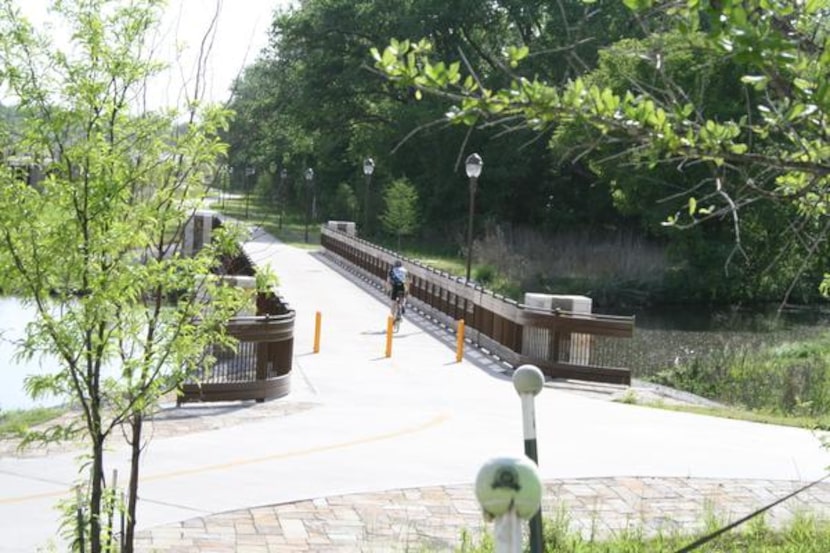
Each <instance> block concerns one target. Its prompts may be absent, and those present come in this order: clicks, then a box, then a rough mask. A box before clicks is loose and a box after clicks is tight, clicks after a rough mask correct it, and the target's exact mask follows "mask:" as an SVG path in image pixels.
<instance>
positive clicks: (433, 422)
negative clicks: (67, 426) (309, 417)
mask: <svg viewBox="0 0 830 553" xmlns="http://www.w3.org/2000/svg"><path fill="white" fill-rule="evenodd" d="M449 419H450V415H449V413H442V414H440V415H437V416H435V417H433V418H431V419H429V420H427V421H425V422H422V423H420V424H417V425H414V426H409V427H405V428H401V429H398V430H393V431H391V432H385V433H383V434H377V435H374V436H367V437H365V438H357V439H354V440H348V441H345V442H339V443H334V444H330V445H323V446H317V447H309V448H306V449H298V450H295V451H286V452H284V453H275V454H273V455H264V456H262V457H252V458H249V459H245V458H243V459H237V460H234V461H228V462H227V463H218V464H215V465H205V466H201V467H194V468H190V469H182V470H175V471H170V472H163V473H160V474H154V475H148V476H142V477H141V480H140V481H141V482H151V481H155V480H165V479H168V478H176V477H178V476H188V475H193V474H200V473H204V472H211V471H217V470H224V469H228V468H233V467H239V466H243V465H254V464H257V463H264V462H267V461H276V460H279V459H291V458H293V457H302V456H303V455H313V454H316V453H324V452H326V451H335V450H338V449H346V448H349V447H354V446H358V445H365V444H370V443H374V442H382V441H384V440H391V439H393V438H399V437H401V436H406V435H407V434H415V433H417V432H422V431H424V430H427V429H429V428H432V427H434V426H438V425H439V424H442V423H444V422H446V421H448V420H449ZM72 489H73V488H66V489H64V490H60V491H53V492H43V493H39V494H31V495H21V496H16V497H5V498H0V505H11V504H14V503H24V502H26V501H32V500H36V499H43V498H46V497H59V496H62V495H64V494H66V493H68V492H69V491H71V490H72Z"/></svg>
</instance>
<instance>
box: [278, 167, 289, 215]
mask: <svg viewBox="0 0 830 553" xmlns="http://www.w3.org/2000/svg"><path fill="white" fill-rule="evenodd" d="M287 178H288V171H287V170H286V169H285V167H283V168H282V169H281V170H280V190H279V193H278V194H277V195H278V196H279V202H280V222H279V227H278V228H279V229H280V230H282V215H283V213H285V179H287Z"/></svg>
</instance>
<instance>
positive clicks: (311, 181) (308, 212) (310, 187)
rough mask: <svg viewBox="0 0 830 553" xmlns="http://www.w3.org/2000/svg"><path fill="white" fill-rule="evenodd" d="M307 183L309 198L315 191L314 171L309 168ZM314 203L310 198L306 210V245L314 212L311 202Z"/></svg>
mask: <svg viewBox="0 0 830 553" xmlns="http://www.w3.org/2000/svg"><path fill="white" fill-rule="evenodd" d="M305 181H306V185H307V186H306V195H307V196H308V195H309V194H310V193H311V191H312V190H313V189H314V169H312V168H311V167H309V168H308V169H306V170H305ZM312 201H313V200H311V199H310V198H309V201H308V205H307V206H306V210H305V241H306V244H307V243H308V220H309V217H310V216H311V210H312V203H311V202H312Z"/></svg>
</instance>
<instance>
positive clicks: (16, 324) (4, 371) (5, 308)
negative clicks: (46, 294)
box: [0, 297, 59, 411]
mask: <svg viewBox="0 0 830 553" xmlns="http://www.w3.org/2000/svg"><path fill="white" fill-rule="evenodd" d="M33 320H34V310H33V309H31V308H29V307H25V306H24V305H23V304H22V303H20V301H18V300H16V299H14V298H3V297H0V410H4V411H5V410H10V409H29V408H31V407H36V406H51V405H57V404H58V403H59V401H58V399H57V398H49V399H39V400H37V401H36V402H35V401H33V400H32V399H30V398H29V396H28V395H27V394H26V392H25V391H24V389H23V380H24V379H25V378H26V376H27V375H31V374H48V373H49V372H50V371H51V369H52V368H54V366H55V362H54V360H49V359H38V358H35V359H32V360H29V361H25V360H21V359H16V358H15V353H16V351H17V347H16V343H17V342H19V341H20V340H22V339H23V338H24V336H25V331H26V325H27V324H28V323H29V322H31V321H33Z"/></svg>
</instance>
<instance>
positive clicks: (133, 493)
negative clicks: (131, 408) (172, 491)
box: [122, 412, 144, 553]
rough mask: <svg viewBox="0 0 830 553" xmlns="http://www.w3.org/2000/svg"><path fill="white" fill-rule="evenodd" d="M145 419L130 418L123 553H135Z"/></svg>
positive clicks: (135, 415)
mask: <svg viewBox="0 0 830 553" xmlns="http://www.w3.org/2000/svg"><path fill="white" fill-rule="evenodd" d="M143 425H144V417H143V416H142V414H141V413H139V412H136V413H133V416H132V417H131V418H130V434H131V436H130V440H131V442H130V451H131V456H130V484H129V487H130V489H129V496H128V502H127V530H126V535H125V536H124V550H123V552H122V553H133V541H134V540H135V511H136V505H137V504H138V470H139V465H138V462H139V460H140V458H141V431H142V428H143Z"/></svg>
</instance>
